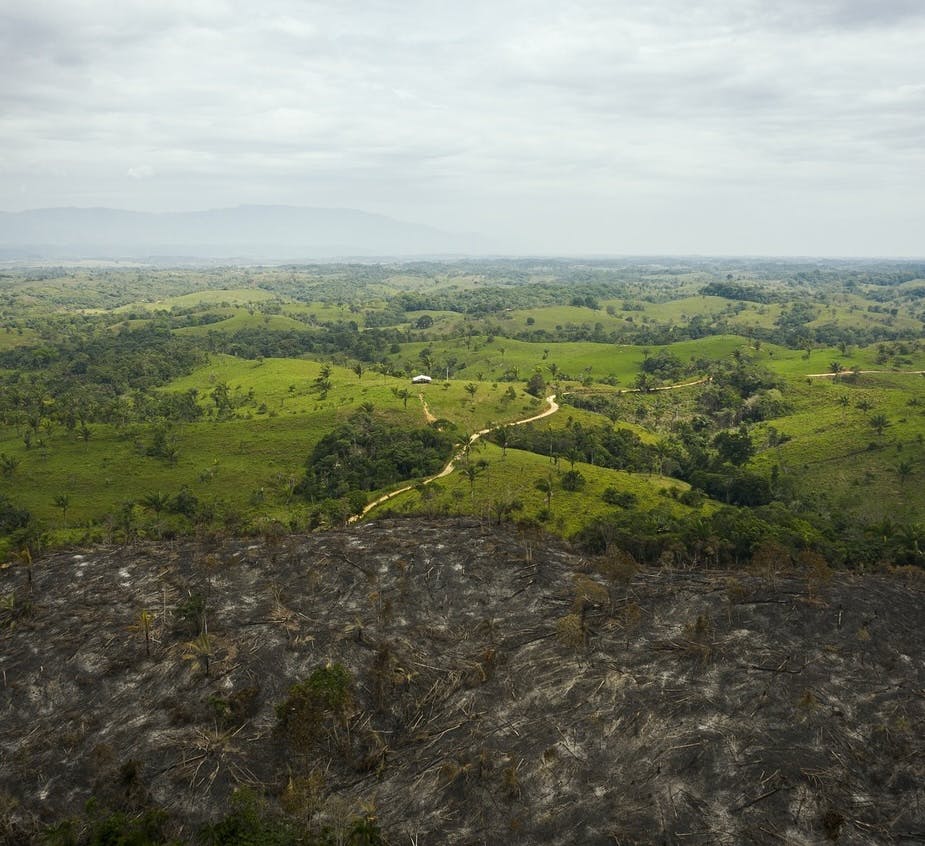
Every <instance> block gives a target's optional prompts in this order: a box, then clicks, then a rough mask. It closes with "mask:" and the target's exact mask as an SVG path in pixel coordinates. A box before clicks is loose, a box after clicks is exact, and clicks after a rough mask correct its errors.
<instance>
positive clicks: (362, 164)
mask: <svg viewBox="0 0 925 846" xmlns="http://www.w3.org/2000/svg"><path fill="white" fill-rule="evenodd" d="M923 40H925V6H922V4H920V3H918V2H913V0H884V2H881V3H878V4H876V5H873V4H870V3H869V2H866V0H820V2H814V3H806V2H799V0H782V2H778V3H775V4H773V6H772V5H771V4H767V3H762V2H758V1H757V0H751V1H750V0H746V2H741V0H740V1H739V2H732V0H707V2H705V3H701V4H698V5H696V6H692V5H691V4H689V3H684V2H681V0H656V2H653V3H650V4H646V5H645V7H640V6H639V5H638V4H629V3H623V2H617V3H603V2H597V0H581V1H580V2H576V3H573V4H569V5H568V6H567V7H566V6H564V5H562V4H556V3H550V2H531V3H525V2H507V3H501V4H498V3H485V2H475V3H472V4H467V5H466V6H457V5H453V4H444V3H436V4H434V3H427V4H425V3H420V2H407V3H404V4H400V5H399V6H397V7H393V6H392V5H390V4H386V5H382V4H378V3H372V2H357V3H353V4H350V6H349V9H348V8H347V7H344V6H343V4H337V3H330V2H319V3H314V4H312V5H306V4H303V3H297V2H295V0H277V1H276V2H270V3H268V4H266V5H265V6H264V7H262V8H261V9H260V10H259V11H256V10H254V9H253V8H250V7H248V6H247V5H246V4H243V3H238V2H232V1H231V0H201V2H184V3H183V4H180V3H173V2H168V3H159V4H150V3H146V2H140V0H139V1H138V2H131V0H129V2H126V3H122V4H111V3H107V2H103V0H86V2H83V3H81V4H79V5H77V4H73V3H67V2H63V0H50V2H48V3H45V4H42V5H41V6H38V5H36V4H31V3H28V2H24V0H11V2H9V3H7V4H4V8H3V9H2V10H0V44H2V45H3V51H4V57H5V59H6V65H7V72H6V73H5V74H4V79H3V81H2V82H0V103H2V110H0V191H2V200H0V209H2V210H4V211H9V212H19V211H23V210H29V209H44V208H60V207H71V208H114V209H125V210H129V211H140V212H155V213H158V212H160V213H163V212H190V211H203V210H208V209H226V208H233V207H237V206H251V205H286V206H297V207H314V208H319V207H320V208H333V209H356V210H360V211H363V212H367V213H371V214H380V215H384V216H387V217H389V218H393V219H395V220H398V221H407V222H410V223H417V224H422V225H426V226H430V227H434V228H436V229H439V230H443V231H445V232H447V233H451V234H459V233H472V234H477V235H481V236H483V237H484V238H485V239H487V240H488V241H490V242H491V244H492V246H493V248H494V249H493V250H491V251H490V252H492V253H495V254H510V255H523V254H536V255H560V256H569V255H571V256H581V255H584V256H594V255H600V256H634V255H664V256H685V255H698V256H767V257H776V256H780V257H801V256H802V257H810V256H812V257H816V256H825V257H871V258H876V257H884V258H897V259H903V258H918V257H921V256H922V255H923V254H925V247H923V245H922V235H921V233H922V232H923V231H925V210H923V204H922V203H921V196H922V195H923V189H925V117H923V116H925V57H923V55H922V52H921V49H920V45H921V43H922V42H923Z"/></svg>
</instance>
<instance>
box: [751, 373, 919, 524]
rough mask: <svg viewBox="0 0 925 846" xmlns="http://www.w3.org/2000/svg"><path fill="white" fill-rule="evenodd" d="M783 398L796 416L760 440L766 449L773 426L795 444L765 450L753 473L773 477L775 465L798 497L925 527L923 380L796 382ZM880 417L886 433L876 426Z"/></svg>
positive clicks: (761, 431)
mask: <svg viewBox="0 0 925 846" xmlns="http://www.w3.org/2000/svg"><path fill="white" fill-rule="evenodd" d="M786 396H787V398H788V400H790V401H791V402H793V403H794V411H793V413H791V414H788V415H787V416H785V417H780V418H777V419H775V420H769V421H767V422H766V423H764V424H762V425H761V426H759V427H757V428H756V433H755V439H756V442H761V441H762V439H763V438H766V435H767V433H768V431H769V427H772V426H773V427H774V428H775V429H776V430H778V431H780V432H782V433H784V434H785V435H787V436H789V438H790V440H788V441H787V442H786V443H784V444H781V445H780V446H777V447H768V446H766V447H765V448H764V449H763V450H762V452H761V453H759V454H758V455H757V456H755V457H754V458H753V459H752V462H751V465H752V467H753V468H754V469H756V470H757V471H759V472H761V473H763V474H770V473H771V470H772V468H773V467H774V466H775V465H777V466H778V467H779V472H780V473H781V475H782V477H784V478H790V479H793V480H794V481H795V482H796V484H797V486H798V489H799V490H801V491H805V492H807V493H810V494H812V495H814V496H818V495H821V496H823V497H827V498H828V499H829V501H830V502H831V504H832V507H833V508H836V509H838V510H840V511H842V512H844V513H845V514H851V515H852V516H854V517H862V518H863V519H865V520H879V519H883V518H886V517H891V518H893V519H911V520H922V519H925V503H923V502H922V498H921V495H920V491H921V489H922V484H923V480H925V377H922V376H918V375H902V374H891V373H885V374H870V375H862V376H860V377H859V378H858V379H857V380H856V381H842V380H839V381H837V382H835V381H833V380H831V379H813V380H811V381H810V383H809V384H807V383H806V382H805V381H796V382H793V383H792V384H791V385H790V388H789V390H788V391H787V394H786ZM880 415H882V416H883V418H885V420H886V426H885V428H884V429H883V431H882V432H878V430H877V429H876V428H875V426H874V425H873V421H875V419H876V418H877V417H878V416H880ZM901 465H907V472H900V466H901Z"/></svg>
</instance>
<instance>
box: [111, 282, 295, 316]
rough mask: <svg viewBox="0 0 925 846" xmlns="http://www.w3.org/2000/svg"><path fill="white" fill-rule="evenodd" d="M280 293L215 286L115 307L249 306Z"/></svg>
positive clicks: (151, 309)
mask: <svg viewBox="0 0 925 846" xmlns="http://www.w3.org/2000/svg"><path fill="white" fill-rule="evenodd" d="M277 299H279V295H277V294H274V293H272V292H270V291H265V290H264V289H263V288H215V289H205V290H201V291H194V292H192V293H190V294H180V295H178V296H175V297H164V298H163V299H159V300H153V301H151V302H140V303H132V304H130V305H125V306H121V307H119V308H116V309H113V311H115V312H116V313H120V312H125V311H132V310H133V309H138V308H144V309H146V310H148V311H158V310H164V311H170V310H172V309H188V308H196V307H197V306H247V305H251V304H254V303H263V302H267V301H268V300H277Z"/></svg>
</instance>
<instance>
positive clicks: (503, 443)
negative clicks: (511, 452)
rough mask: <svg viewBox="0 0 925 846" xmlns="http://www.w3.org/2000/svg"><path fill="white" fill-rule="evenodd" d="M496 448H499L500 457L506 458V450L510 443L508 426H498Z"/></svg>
mask: <svg viewBox="0 0 925 846" xmlns="http://www.w3.org/2000/svg"><path fill="white" fill-rule="evenodd" d="M497 437H498V446H500V447H501V457H502V458H506V457H507V448H508V446H509V444H510V443H511V430H510V428H509V427H508V426H499V427H498V430H497Z"/></svg>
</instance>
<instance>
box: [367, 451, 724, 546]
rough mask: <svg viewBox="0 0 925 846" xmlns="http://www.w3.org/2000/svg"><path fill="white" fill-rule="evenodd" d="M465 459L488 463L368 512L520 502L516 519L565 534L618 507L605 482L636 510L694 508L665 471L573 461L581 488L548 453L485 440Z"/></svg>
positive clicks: (475, 508)
mask: <svg viewBox="0 0 925 846" xmlns="http://www.w3.org/2000/svg"><path fill="white" fill-rule="evenodd" d="M469 461H470V462H471V463H472V464H473V465H478V464H479V462H485V463H486V465H487V466H484V467H482V468H481V469H480V470H479V472H478V475H477V476H476V478H475V479H474V481H470V480H469V479H468V478H467V476H466V475H465V473H464V472H463V471H462V468H463V467H464V466H465V463H464V462H463V463H460V464H458V465H457V469H456V471H455V472H453V473H452V474H451V475H449V476H446V477H444V478H442V479H437V480H436V481H434V482H432V483H431V484H429V485H423V486H418V488H416V489H413V490H410V491H408V492H406V493H403V494H399V495H398V496H396V497H394V498H393V499H391V500H389V501H388V502H386V503H384V504H382V505H381V506H379V507H377V508H376V509H373V511H372V512H370V514H369V517H372V516H375V515H379V514H382V513H386V512H388V511H394V512H398V513H419V512H424V513H433V514H440V513H446V514H473V515H478V516H483V517H489V516H491V515H492V514H493V513H496V512H497V509H498V508H499V507H501V506H503V505H505V504H510V503H514V502H519V503H520V504H521V508H519V509H517V510H516V511H514V512H513V517H514V518H515V519H517V518H534V519H540V520H541V521H542V522H543V523H544V524H545V525H546V527H547V528H548V529H550V530H551V531H554V532H556V533H557V534H560V535H563V536H566V537H568V536H570V535H572V534H574V533H575V532H577V531H578V530H579V529H581V528H582V527H583V526H585V525H587V523H588V522H589V521H590V520H592V519H593V518H594V517H597V516H599V515H603V514H607V513H610V512H612V511H614V510H617V509H615V507H614V506H611V505H608V504H607V503H605V502H604V501H603V500H602V499H601V495H602V494H603V493H604V490H605V489H607V488H608V487H612V488H615V489H617V490H618V491H621V492H630V493H632V494H634V495H635V496H636V497H637V500H638V502H637V506H636V507H638V508H639V509H640V510H644V511H647V510H651V509H653V508H656V507H658V506H662V507H664V508H666V509H667V510H668V512H669V513H671V514H677V515H683V514H691V513H694V512H695V511H697V510H698V509H692V508H689V507H688V506H686V505H682V504H681V503H679V502H678V501H677V500H676V499H674V498H673V497H672V496H671V495H670V493H671V491H677V493H681V492H683V491H686V490H688V488H689V486H688V485H686V484H685V483H684V482H680V481H678V480H676V479H671V478H668V477H664V476H657V475H651V476H650V475H646V474H639V473H625V472H623V471H621V470H607V469H605V468H601V467H595V466H593V465H590V464H583V463H580V462H578V463H576V464H575V469H576V470H577V471H579V472H580V473H581V475H582V476H584V478H585V485H584V487H583V488H582V489H581V490H580V491H576V492H570V491H566V490H564V489H563V488H562V485H561V479H562V474H563V473H565V472H567V471H568V470H569V469H570V467H569V464H568V463H567V462H562V461H560V462H559V465H558V467H557V466H555V465H554V464H553V463H552V462H551V461H550V460H549V459H548V458H545V457H543V456H540V455H536V454H535V453H532V452H523V451H521V450H514V449H509V450H507V455H506V456H502V451H501V448H500V447H497V446H495V445H494V444H491V443H487V442H486V443H481V442H479V443H478V445H477V446H476V448H474V449H473V450H472V452H471V454H470V457H469ZM540 481H545V482H548V483H549V484H550V485H551V487H552V496H551V498H550V501H549V514H548V516H546V515H544V514H543V511H544V509H545V508H546V497H545V494H544V493H543V492H542V491H540V490H539V489H537V487H536V484H537V482H540ZM715 507H716V506H715V504H713V503H711V502H709V501H707V502H706V503H704V505H703V506H702V509H703V511H704V513H708V512H709V511H710V510H711V509H712V508H715ZM367 519H368V518H367Z"/></svg>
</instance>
